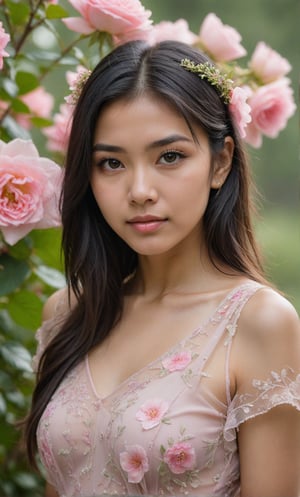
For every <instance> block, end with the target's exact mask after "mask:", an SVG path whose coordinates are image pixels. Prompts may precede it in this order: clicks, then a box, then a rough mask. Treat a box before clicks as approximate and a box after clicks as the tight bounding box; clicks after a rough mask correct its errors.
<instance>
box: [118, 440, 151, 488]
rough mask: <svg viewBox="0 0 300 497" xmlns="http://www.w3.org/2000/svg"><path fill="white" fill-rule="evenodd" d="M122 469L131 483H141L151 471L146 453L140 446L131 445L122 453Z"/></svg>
mask: <svg viewBox="0 0 300 497" xmlns="http://www.w3.org/2000/svg"><path fill="white" fill-rule="evenodd" d="M120 464H121V468H122V469H123V470H124V471H126V473H127V474H128V481H129V483H140V481H141V480H142V479H143V477H144V474H145V473H146V472H147V471H148V470H149V463H148V458H147V454H146V451H145V449H144V448H143V447H141V446H140V445H130V446H129V447H127V450H126V451H124V452H121V453H120Z"/></svg>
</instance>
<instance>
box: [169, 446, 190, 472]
mask: <svg viewBox="0 0 300 497" xmlns="http://www.w3.org/2000/svg"><path fill="white" fill-rule="evenodd" d="M164 462H165V463H167V465H168V466H169V468H170V470H171V471H172V473H175V474H176V475H179V474H181V473H185V471H189V470H192V469H194V468H195V464H196V455H195V449H194V448H193V447H192V446H191V444H189V443H187V442H179V443H177V444H174V445H173V446H172V447H170V448H169V449H167V450H166V452H165V454H164Z"/></svg>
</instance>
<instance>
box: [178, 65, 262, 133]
mask: <svg viewBox="0 0 300 497" xmlns="http://www.w3.org/2000/svg"><path fill="white" fill-rule="evenodd" d="M180 65H181V67H183V68H184V69H186V70H187V71H190V72H193V73H195V74H197V76H199V78H201V79H206V80H207V81H208V82H209V83H210V84H211V85H212V86H215V88H216V90H217V92H218V94H219V96H220V98H221V99H222V100H223V102H224V103H225V104H226V105H228V106H229V111H230V114H231V116H232V118H233V120H234V122H235V124H236V127H237V129H238V130H239V133H240V135H241V137H242V138H244V137H245V135H246V132H245V128H246V127H247V125H248V124H249V123H250V122H251V120H252V119H251V107H250V105H248V103H247V102H246V101H247V99H248V97H249V92H248V91H247V89H246V88H241V87H239V86H235V85H234V81H233V80H232V79H230V78H229V77H228V76H227V74H226V73H224V72H222V71H220V69H219V68H218V67H216V66H215V65H213V64H211V63H209V62H203V63H200V64H195V62H193V61H192V60H190V59H182V61H181V63H180Z"/></svg>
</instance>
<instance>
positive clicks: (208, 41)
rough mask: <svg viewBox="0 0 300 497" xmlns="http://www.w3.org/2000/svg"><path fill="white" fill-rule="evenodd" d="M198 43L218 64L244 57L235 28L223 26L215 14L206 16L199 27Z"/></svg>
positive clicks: (244, 51) (243, 49)
mask: <svg viewBox="0 0 300 497" xmlns="http://www.w3.org/2000/svg"><path fill="white" fill-rule="evenodd" d="M199 39H200V42H201V43H202V44H203V45H204V47H205V49H206V50H207V52H208V53H209V54H210V55H211V57H213V58H214V60H216V61H218V62H225V61H229V60H233V59H237V58H239V57H242V56H243V55H246V53H247V52H246V50H245V48H244V47H243V46H242V45H241V44H240V41H241V35H240V34H239V33H238V31H237V30H236V29H235V28H232V27H231V26H227V25H226V24H223V23H222V21H221V19H219V17H217V16H216V14H213V13H210V14H208V15H207V16H206V17H205V19H204V21H203V22H202V24H201V27H200V33H199Z"/></svg>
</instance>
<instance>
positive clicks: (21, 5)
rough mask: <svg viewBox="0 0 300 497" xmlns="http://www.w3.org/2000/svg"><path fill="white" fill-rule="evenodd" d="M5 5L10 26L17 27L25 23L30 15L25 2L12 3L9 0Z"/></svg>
mask: <svg viewBox="0 0 300 497" xmlns="http://www.w3.org/2000/svg"><path fill="white" fill-rule="evenodd" d="M6 3H7V6H8V8H9V17H10V20H11V22H12V24H15V25H17V26H19V25H21V24H23V23H25V21H26V19H27V18H28V16H29V14H30V7H29V5H27V4H26V3H25V2H12V1H9V0H8V1H7V2H6Z"/></svg>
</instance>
